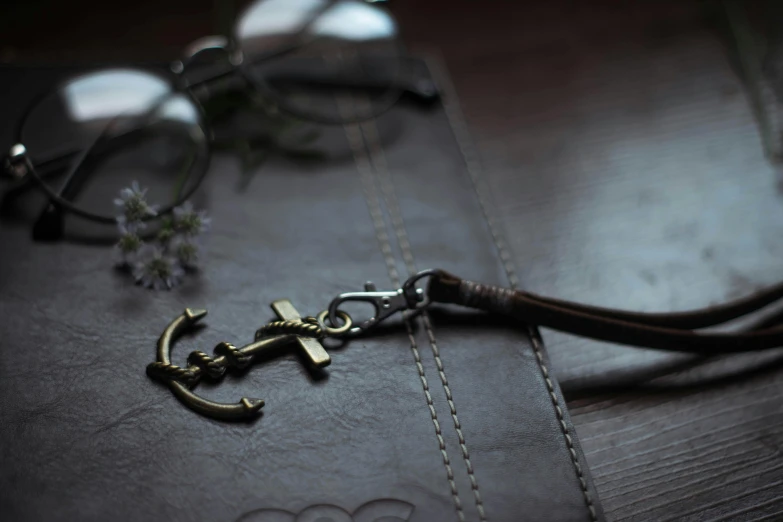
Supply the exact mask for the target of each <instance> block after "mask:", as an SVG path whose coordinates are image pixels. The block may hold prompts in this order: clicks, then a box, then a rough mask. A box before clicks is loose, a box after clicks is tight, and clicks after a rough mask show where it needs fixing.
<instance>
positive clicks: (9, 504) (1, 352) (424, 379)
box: [0, 71, 603, 522]
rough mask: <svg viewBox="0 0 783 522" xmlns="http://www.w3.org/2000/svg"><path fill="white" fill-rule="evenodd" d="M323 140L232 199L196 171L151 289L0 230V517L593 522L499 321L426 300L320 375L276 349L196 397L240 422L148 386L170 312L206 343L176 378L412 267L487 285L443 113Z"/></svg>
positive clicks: (568, 434)
mask: <svg viewBox="0 0 783 522" xmlns="http://www.w3.org/2000/svg"><path fill="white" fill-rule="evenodd" d="M13 74H14V72H13V71H6V72H5V73H4V75H5V76H6V77H8V76H9V75H13ZM16 74H19V73H16ZM18 77H19V76H17V78H18ZM350 103H354V102H353V101H351V102H350ZM450 103H454V101H453V100H451V102H450ZM348 109H349V110H350V108H348ZM322 132H323V134H322V137H321V141H322V142H323V143H333V144H337V145H339V146H338V148H339V149H340V150H342V151H345V150H349V151H351V153H350V154H349V155H348V154H342V153H340V154H336V155H333V156H332V157H330V158H329V159H328V160H326V161H323V162H317V163H309V164H301V163H294V162H291V161H289V160H284V159H278V158H274V159H270V161H269V162H268V163H266V164H265V165H264V166H263V167H261V170H260V171H259V172H258V173H257V174H256V175H255V177H254V178H253V179H252V181H251V182H250V184H249V186H248V187H247V189H246V190H245V191H243V192H238V191H237V189H236V181H237V179H238V178H239V176H240V174H239V170H238V165H237V162H236V161H235V160H234V159H233V158H230V157H226V156H218V157H216V158H215V159H214V160H213V165H212V170H211V173H210V174H209V175H208V177H207V179H206V180H205V182H204V186H203V188H202V189H200V190H199V192H198V193H197V195H196V197H195V204H196V206H197V207H206V208H207V209H208V210H209V212H210V214H211V216H212V217H213V230H212V232H211V235H210V237H209V238H208V243H207V249H208V258H207V259H206V261H205V263H204V266H203V269H202V271H201V272H200V273H199V274H198V275H197V276H196V277H189V278H188V279H186V280H185V282H184V284H183V285H182V286H180V287H178V288H176V289H175V290H173V291H171V292H153V291H148V290H145V289H142V288H140V287H137V286H134V285H133V284H132V282H131V281H130V280H129V278H128V277H127V276H126V275H125V274H122V273H119V272H117V271H115V270H113V269H112V268H111V266H112V259H111V252H110V249H109V248H106V246H103V245H85V244H76V243H74V242H68V241H64V242H60V243H54V244H41V243H33V242H32V241H31V239H30V231H29V224H28V225H27V226H25V225H24V224H17V225H14V224H8V223H6V224H4V225H3V226H2V228H0V242H1V244H2V245H3V246H2V249H3V255H2V256H1V257H0V289H1V291H0V313H1V314H2V317H3V319H2V336H0V339H2V341H0V342H2V349H0V401H1V406H0V462H2V467H1V469H0V512H1V513H3V518H4V519H5V520H47V521H57V520H101V521H103V520H128V521H136V520H138V521H148V520H171V521H177V520H188V521H190V520H204V521H218V520H221V521H234V520H241V521H243V522H257V521H289V520H291V521H293V520H296V521H313V522H314V521H316V520H318V521H321V522H325V521H333V522H340V521H344V520H356V521H363V522H373V521H374V522H381V521H384V522H386V521H389V520H409V521H419V522H425V521H435V522H437V521H453V520H463V519H464V520H491V521H518V520H547V521H579V520H583V521H591V520H602V519H603V515H602V512H601V509H600V505H599V501H598V498H597V495H596V493H595V490H594V488H593V485H592V482H591V479H590V476H589V471H588V469H587V466H586V463H585V461H584V457H583V455H582V452H581V450H580V448H579V443H578V440H577V437H576V434H575V433H574V429H573V427H572V425H571V421H570V419H569V417H568V412H567V410H566V407H565V403H564V401H563V397H562V395H561V392H560V389H559V386H558V384H557V381H556V380H555V377H554V375H553V374H552V372H551V369H550V368H549V367H548V359H547V356H546V353H545V350H544V347H543V345H542V342H541V339H540V338H539V337H538V334H537V332H536V331H535V330H534V329H530V330H528V329H524V328H520V326H519V324H517V325H513V324H509V323H506V322H504V321H502V320H499V319H494V318H491V317H488V316H486V315H483V314H476V313H474V312H470V311H465V310H460V309H459V308H453V309H452V308H449V307H438V308H437V309H433V310H432V312H431V313H430V314H427V315H422V316H419V317H416V318H413V319H411V320H410V323H408V325H407V327H406V325H405V324H403V322H402V321H399V320H395V321H390V322H389V323H388V324H385V326H383V327H379V328H378V329H377V330H376V331H375V332H373V333H372V334H371V335H368V336H366V337H361V338H356V339H353V340H350V341H348V342H345V343H343V344H342V345H338V344H335V343H329V344H328V349H329V352H330V354H331V357H332V364H331V366H329V367H328V368H326V370H324V371H312V370H309V369H307V368H306V367H304V366H303V364H302V362H301V360H300V359H299V357H297V356H296V355H295V354H294V353H293V351H292V353H291V354H287V355H283V356H281V357H279V358H276V359H273V360H270V361H266V362H264V363H263V364H258V365H254V366H252V367H251V368H250V369H249V370H248V371H245V372H242V373H241V374H238V375H237V374H234V375H232V376H229V377H227V378H226V379H224V380H223V381H221V382H220V384H218V385H214V386H210V385H208V384H204V383H202V384H200V385H199V387H198V388H197V392H198V393H199V394H201V395H203V396H206V397H210V398H212V399H214V400H220V401H225V402H234V401H236V400H237V399H239V398H240V397H241V396H253V397H261V398H264V399H265V400H266V406H265V407H264V409H263V414H262V416H261V417H260V418H258V419H256V420H254V421H251V422H243V423H226V422H220V421H215V420H210V419H207V418H205V417H202V416H199V415H197V414H195V413H194V412H192V411H191V410H189V409H187V408H185V407H184V406H183V405H181V404H180V403H178V402H177V400H176V399H175V397H174V396H173V395H172V394H171V393H170V392H169V390H168V388H167V387H166V386H163V385H160V384H159V383H156V382H153V381H152V380H150V379H149V378H148V377H147V375H146V374H145V371H144V369H145V367H146V365H147V364H148V363H149V362H151V361H152V360H154V355H155V343H156V340H157V338H158V336H159V335H160V333H161V332H162V330H163V329H164V328H165V327H166V325H167V324H168V323H169V321H171V320H172V319H174V317H176V316H177V315H178V314H180V313H181V312H182V310H183V309H184V308H185V307H188V306H191V307H197V308H201V307H203V308H207V309H208V310H209V316H208V317H207V318H206V320H205V324H206V325H207V327H206V328H204V329H200V330H197V331H194V332H193V334H192V335H186V336H184V337H183V338H182V339H181V340H180V342H179V343H178V344H177V346H176V347H175V349H174V351H173V359H174V362H175V363H176V362H177V361H180V362H181V363H183V364H184V358H185V355H186V354H187V353H189V352H190V351H192V350H194V349H201V350H204V351H208V352H211V347H212V346H214V345H215V344H217V343H218V342H220V341H229V342H232V343H234V344H235V345H237V346H239V345H241V344H244V343H245V342H249V341H251V340H252V335H253V332H254V331H255V330H256V329H257V328H258V327H259V326H261V325H262V324H263V323H265V322H266V321H268V320H270V319H272V318H274V314H273V313H272V312H271V310H270V308H269V304H270V303H271V302H272V301H273V300H276V299H280V298H288V299H290V300H291V301H292V302H293V304H294V306H295V307H296V308H297V309H298V310H299V312H301V313H303V314H315V313H317V312H319V311H320V310H322V309H324V308H325V306H326V305H327V304H328V303H329V301H330V300H331V299H332V298H333V297H334V296H335V295H337V294H339V293H341V292H346V291H352V290H360V289H361V285H362V283H363V282H364V281H367V280H372V281H374V282H375V283H376V284H377V285H378V287H379V288H394V287H396V285H398V284H399V280H400V279H402V280H404V279H405V278H406V277H407V274H408V272H410V271H412V270H415V269H423V268H429V267H439V268H443V269H445V270H449V271H452V272H455V273H459V274H463V275H464V276H465V277H470V278H471V279H474V280H480V281H485V282H487V283H490V284H499V285H507V284H509V282H508V281H507V278H508V267H504V263H503V262H501V258H500V255H499V253H498V251H497V245H496V242H495V241H494V240H493V237H494V236H496V235H497V233H495V234H493V231H492V230H490V228H489V227H488V224H487V221H486V220H485V218H484V216H483V214H482V208H481V204H480V201H479V198H478V196H477V191H476V188H475V187H474V181H475V180H474V179H471V176H469V175H468V172H467V171H466V168H465V160H464V158H463V156H462V155H461V154H460V149H459V147H458V144H457V142H456V141H455V139H454V135H453V132H454V130H453V129H452V127H451V126H450V123H449V118H448V114H447V113H446V112H444V110H443V109H442V108H441V107H435V108H433V109H430V110H428V111H424V110H421V109H419V108H411V107H404V106H401V107H399V108H396V109H394V110H393V111H391V112H389V113H387V114H386V115H384V116H382V117H381V118H380V119H379V120H378V121H377V122H372V123H369V124H364V125H362V126H352V127H349V128H346V129H342V128H329V129H324V130H323V131H322ZM479 193H480V192H479ZM485 203H486V202H485ZM35 208H39V207H35ZM68 226H69V227H72V228H73V229H74V230H75V231H76V232H75V233H76V235H78V233H79V231H78V227H80V226H81V225H80V224H79V223H78V222H77V220H74V219H69V221H68ZM350 311H351V312H352V313H354V314H355V315H359V314H361V313H369V312H370V310H360V309H357V310H356V311H354V310H350Z"/></svg>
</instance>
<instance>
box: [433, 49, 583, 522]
mask: <svg viewBox="0 0 783 522" xmlns="http://www.w3.org/2000/svg"><path fill="white" fill-rule="evenodd" d="M439 62H440V60H435V59H431V60H428V65H429V68H430V69H431V70H437V71H438V74H437V81H438V83H439V84H440V85H439V86H440V87H441V88H442V89H443V90H445V91H446V92H445V93H444V96H443V102H442V103H443V107H444V110H445V112H446V117H447V118H448V120H449V121H450V122H451V128H452V129H453V130H454V137H455V139H456V141H457V144H458V145H459V148H460V150H461V151H462V156H463V158H464V159H465V166H466V170H467V171H468V175H469V176H470V180H471V183H472V185H473V189H474V191H475V192H476V197H477V199H478V202H479V206H480V207H481V212H482V214H484V219H485V220H486V222H487V226H488V228H489V231H490V234H491V235H492V239H493V241H494V242H495V247H496V248H497V250H498V255H499V256H500V260H501V262H502V264H503V270H504V271H505V273H506V277H507V278H508V282H509V284H510V285H511V288H514V289H517V288H518V287H519V278H518V277H517V274H516V270H515V268H514V262H513V260H512V257H511V254H510V253H509V252H510V250H509V249H508V248H507V246H506V241H505V238H504V237H503V234H502V233H501V232H500V229H499V228H498V227H497V224H496V223H495V220H494V218H493V216H492V214H490V211H489V206H488V205H487V202H486V198H485V196H484V194H483V191H482V190H481V189H480V188H479V174H478V172H481V165H480V163H479V162H478V160H477V159H476V154H475V152H474V151H473V149H472V148H471V147H470V145H469V144H471V143H472V140H471V138H470V133H469V131H468V127H467V123H465V118H464V116H463V114H462V111H461V110H460V108H459V106H458V105H457V104H458V103H459V102H455V103H454V104H451V103H449V98H453V99H454V100H456V99H457V93H456V89H455V88H454V85H453V84H452V83H451V81H450V79H449V78H448V76H447V75H446V74H445V72H444V70H443V67H442V65H441V63H439ZM528 331H529V334H530V339H531V341H532V344H533V351H534V352H535V355H536V360H537V361H538V366H539V368H540V369H541V374H542V375H543V376H544V380H545V381H546V386H547V390H548V391H549V396H550V398H551V399H552V406H553V407H554V409H555V413H556V414H557V420H558V422H559V424H560V428H561V430H562V432H563V438H565V441H566V447H567V448H568V452H569V453H570V455H571V461H572V462H573V464H574V470H575V471H576V477H577V478H578V479H579V484H580V486H581V488H582V495H583V496H584V499H585V503H586V504H587V510H588V511H589V513H590V520H591V522H598V515H597V514H596V509H595V506H594V504H593V499H592V496H591V495H590V490H589V489H588V488H587V481H586V480H585V476H584V473H583V471H582V466H581V464H580V463H579V456H578V455H577V453H576V447H575V446H574V441H573V439H572V438H571V434H570V433H569V429H568V425H567V424H566V422H565V415H564V414H563V410H562V408H561V407H560V401H559V400H558V398H557V394H556V393H555V386H554V384H553V383H552V380H551V379H550V378H549V370H548V369H547V367H546V363H545V362H544V355H543V352H542V347H541V338H540V336H539V333H538V329H537V328H536V327H535V326H533V325H528Z"/></svg>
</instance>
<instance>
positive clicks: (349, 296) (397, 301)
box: [329, 270, 438, 336]
mask: <svg viewBox="0 0 783 522" xmlns="http://www.w3.org/2000/svg"><path fill="white" fill-rule="evenodd" d="M437 273H438V271H436V270H425V271H423V272H419V273H418V274H415V275H413V276H412V277H410V278H409V279H408V280H407V281H405V283H404V284H403V285H402V288H398V289H397V290H386V291H379V290H377V289H376V287H375V285H374V284H373V283H372V282H367V283H365V285H364V292H346V293H343V294H340V295H338V296H337V297H335V298H334V299H333V300H332V302H331V303H330V304H329V321H330V322H331V323H332V325H338V324H340V323H341V320H340V319H339V314H338V312H339V311H340V305H342V304H343V303H346V302H351V301H353V302H364V303H370V304H371V305H372V306H373V308H374V309H375V314H374V315H373V316H372V317H370V318H369V319H366V320H365V321H362V322H357V321H356V320H354V322H355V323H358V324H357V326H354V327H353V328H350V329H349V330H348V331H346V332H345V334H343V335H351V336H355V335H359V334H361V333H364V332H366V331H367V330H369V329H371V328H373V327H374V326H375V325H377V324H378V323H380V322H381V321H383V320H385V319H387V318H388V317H391V316H392V315H394V314H396V313H399V312H405V311H407V310H419V309H421V308H424V307H425V306H427V305H429V304H430V303H429V299H427V296H426V295H425V293H424V290H422V289H421V288H416V282H417V281H419V280H420V279H422V278H424V277H428V276H433V275H436V274H437Z"/></svg>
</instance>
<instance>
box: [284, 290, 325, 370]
mask: <svg viewBox="0 0 783 522" xmlns="http://www.w3.org/2000/svg"><path fill="white" fill-rule="evenodd" d="M272 310H274V311H275V314H277V317H279V318H280V319H281V320H283V321H296V322H301V321H302V317H301V316H300V315H299V312H297V311H296V308H294V305H293V304H292V303H291V301H289V300H288V299H278V300H277V301H275V302H274V303H272ZM296 343H297V344H298V345H299V347H300V348H301V349H302V350H304V352H305V355H306V356H307V358H308V359H309V360H310V363H311V364H312V365H313V366H314V367H316V368H323V367H325V366H329V363H331V362H332V359H331V358H330V357H329V354H328V353H327V352H326V350H324V347H323V346H321V343H320V342H318V339H314V338H313V337H302V336H301V335H297V336H296Z"/></svg>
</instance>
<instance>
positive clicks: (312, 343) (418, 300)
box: [147, 271, 433, 420]
mask: <svg viewBox="0 0 783 522" xmlns="http://www.w3.org/2000/svg"><path fill="white" fill-rule="evenodd" d="M429 275H433V274H432V271H426V272H421V273H419V274H416V275H415V276H413V277H411V278H410V279H408V281H406V282H405V284H404V285H403V286H402V288H400V289H398V290H393V291H378V290H376V288H375V285H373V284H372V283H367V284H366V285H365V291H364V292H348V293H344V294H340V295H338V296H337V297H335V298H334V299H333V300H332V302H331V304H330V305H329V307H328V308H327V309H326V310H324V311H322V312H321V313H319V314H318V315H317V316H316V317H301V316H300V315H299V312H298V311H297V310H296V308H294V306H293V304H292V303H291V301H289V300H288V299H281V300H278V301H275V302H273V303H272V309H273V310H274V311H275V314H276V315H277V317H278V320H276V321H272V322H270V323H268V324H266V325H264V326H263V327H261V328H259V329H258V330H257V331H256V334H255V340H254V341H253V342H252V343H250V344H247V345H245V346H243V347H241V348H237V347H235V346H234V345H233V344H231V343H228V342H221V343H219V344H218V345H217V346H216V347H215V349H214V354H215V355H214V356H210V355H208V354H207V353H205V352H202V351H200V350H196V351H193V352H191V353H190V355H189V356H188V359H187V363H188V364H187V366H184V367H182V366H177V365H175V364H172V362H171V345H172V344H173V342H174V341H175V340H176V338H177V337H178V336H179V335H181V334H182V333H183V332H184V331H186V330H187V329H188V328H190V327H192V326H193V325H195V324H196V323H198V322H199V321H200V320H201V319H203V318H204V317H205V316H206V315H207V311H206V310H195V309H190V308H186V309H185V311H184V312H183V313H182V315H180V316H178V317H177V318H176V319H174V320H173V321H172V322H171V323H169V325H168V326H167V327H166V329H165V330H164V331H163V334H162V335H161V336H160V339H159V340H158V350H157V361H155V362H153V363H150V364H149V365H148V366H147V374H148V375H149V376H150V377H152V378H154V379H157V380H160V381H163V382H165V383H166V384H168V386H169V388H170V389H171V391H172V393H174V395H176V396H177V398H178V399H180V400H181V401H182V402H183V403H184V404H185V405H186V406H188V407H189V408H191V409H192V410H194V411H196V412H198V413H201V414H202V415H206V416H208V417H213V418H218V419H226V420H232V419H243V418H248V417H253V416H255V415H257V414H258V413H259V412H260V410H261V408H262V407H263V406H264V400H263V399H256V398H248V397H243V398H242V399H240V400H239V401H238V402H236V403H231V404H229V403H220V402H215V401H211V400H208V399H205V398H203V397H200V396H198V395H196V394H195V393H193V391H192V390H191V388H192V387H195V385H196V384H198V382H199V381H200V380H201V379H202V378H203V377H208V378H211V379H215V380H217V379H220V378H222V377H223V376H224V375H225V373H226V371H227V370H228V369H230V368H237V369H242V368H246V367H247V366H248V365H250V364H251V363H252V361H253V357H254V356H256V355H259V354H261V353H262V352H267V351H270V350H273V349H277V348H280V347H282V346H284V345H289V344H297V345H298V347H299V349H301V350H302V352H303V353H304V356H305V359H306V360H307V361H308V363H309V364H310V365H312V366H313V367H314V368H324V367H326V366H328V365H329V364H330V363H331V358H330V357H329V354H328V353H327V351H326V350H325V349H324V347H323V345H322V344H321V341H322V340H323V339H326V338H329V337H333V338H339V337H347V336H356V335H359V334H362V333H364V332H366V331H367V330H370V329H372V328H373V327H375V326H376V325H377V324H378V323H380V322H381V321H383V320H385V319H387V318H388V317H391V316H392V315H394V314H397V313H400V312H404V311H408V310H417V309H421V308H422V307H424V306H426V305H427V304H428V303H429V300H428V299H426V297H425V294H424V291H423V290H421V289H418V288H416V287H415V284H416V283H417V282H418V281H419V280H420V279H422V278H424V277H426V276H429ZM348 301H361V302H367V303H370V304H371V305H372V306H373V307H374V309H375V315H373V316H372V317H370V318H369V319H366V320H365V321H363V322H362V323H361V324H359V325H357V326H355V322H354V321H353V319H352V318H351V316H350V315H349V314H348V313H347V312H345V311H343V310H340V309H339V307H340V305H341V304H342V303H345V302H348Z"/></svg>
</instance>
